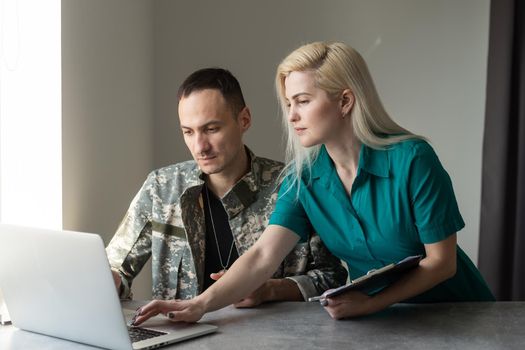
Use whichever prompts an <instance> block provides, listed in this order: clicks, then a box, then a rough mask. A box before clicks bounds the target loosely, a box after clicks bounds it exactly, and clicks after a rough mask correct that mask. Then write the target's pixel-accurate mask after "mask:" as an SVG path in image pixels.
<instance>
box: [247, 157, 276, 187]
mask: <svg viewBox="0 0 525 350" xmlns="http://www.w3.org/2000/svg"><path fill="white" fill-rule="evenodd" d="M253 167H254V169H253V170H254V171H255V172H256V173H257V174H256V177H257V178H258V182H259V185H263V186H264V185H273V184H275V182H276V181H277V179H278V178H279V175H280V174H281V171H282V170H283V168H284V164H283V163H282V162H280V161H277V160H274V159H269V158H264V157H255V159H254V165H253Z"/></svg>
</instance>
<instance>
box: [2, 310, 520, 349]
mask: <svg viewBox="0 0 525 350" xmlns="http://www.w3.org/2000/svg"><path fill="white" fill-rule="evenodd" d="M136 303H137V302H132V303H128V307H132V306H135V305H136ZM202 322H206V323H210V324H214V325H217V326H219V330H218V332H216V333H214V334H210V335H205V336H202V337H200V338H196V339H192V340H188V341H185V342H182V343H179V344H174V345H171V346H168V347H165V349H170V348H171V349H175V348H176V349H297V348H300V349H389V350H395V349H413V348H416V349H447V350H452V349H462V350H465V349H476V350H479V349H523V348H524V344H525V326H524V325H525V302H495V303H490V302H488V303H447V304H417V305H416V304H397V305H394V306H392V307H390V308H388V309H387V310H384V311H382V312H380V313H377V314H375V315H371V316H367V317H361V318H357V319H352V320H341V321H336V320H333V319H331V318H330V316H329V315H328V314H327V313H326V312H325V311H324V309H323V308H322V307H321V305H319V304H318V303H301V302H284V303H270V304H265V305H262V306H260V307H259V308H255V309H235V308H234V307H231V306H230V307H227V308H225V309H222V310H219V311H215V312H212V313H210V314H207V315H205V317H204V318H203V320H202ZM0 349H13V350H18V349H74V350H76V349H91V347H88V346H85V345H82V344H77V343H71V342H68V341H65V340H60V339H55V338H51V337H47V336H43V335H38V334H33V333H30V332H25V331H21V330H18V329H16V328H15V327H13V326H7V327H6V326H3V327H0Z"/></svg>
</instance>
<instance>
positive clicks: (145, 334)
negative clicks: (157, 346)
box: [128, 327, 168, 343]
mask: <svg viewBox="0 0 525 350" xmlns="http://www.w3.org/2000/svg"><path fill="white" fill-rule="evenodd" d="M128 333H129V337H130V338H131V342H132V343H135V342H138V341H141V340H146V339H150V338H154V337H158V336H160V335H164V334H168V333H164V332H158V331H153V330H151V329H146V328H140V327H128Z"/></svg>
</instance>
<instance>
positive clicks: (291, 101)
mask: <svg viewBox="0 0 525 350" xmlns="http://www.w3.org/2000/svg"><path fill="white" fill-rule="evenodd" d="M284 87H285V97H286V101H287V106H288V121H289V122H290V123H291V124H292V126H293V128H294V130H295V133H296V135H297V137H299V141H300V142H301V145H302V146H303V147H311V146H315V145H318V144H323V143H327V142H329V141H331V140H332V139H333V138H334V137H336V135H337V134H338V132H340V131H341V128H342V127H343V125H342V124H343V118H342V115H343V110H342V106H341V101H340V99H334V98H331V97H330V96H329V95H328V94H327V93H326V92H325V91H324V90H321V89H320V88H318V87H316V86H315V73H314V72H313V71H302V72H291V73H290V74H289V75H288V77H286V79H285V81H284Z"/></svg>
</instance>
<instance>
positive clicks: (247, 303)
mask: <svg viewBox="0 0 525 350" xmlns="http://www.w3.org/2000/svg"><path fill="white" fill-rule="evenodd" d="M225 273H226V272H225V271H220V272H217V273H212V274H210V277H211V279H212V280H215V281H217V280H218V279H219V278H221V277H222V276H223V275H224V274H225ZM268 293H269V286H268V282H266V283H264V284H263V285H262V286H260V287H259V288H257V289H256V290H255V291H254V292H252V293H251V294H250V295H248V296H247V297H245V298H242V299H241V300H239V301H238V302H236V303H235V304H233V306H235V307H237V308H249V307H255V306H258V305H260V304H262V303H264V302H265V301H268V300H269V296H268Z"/></svg>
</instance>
